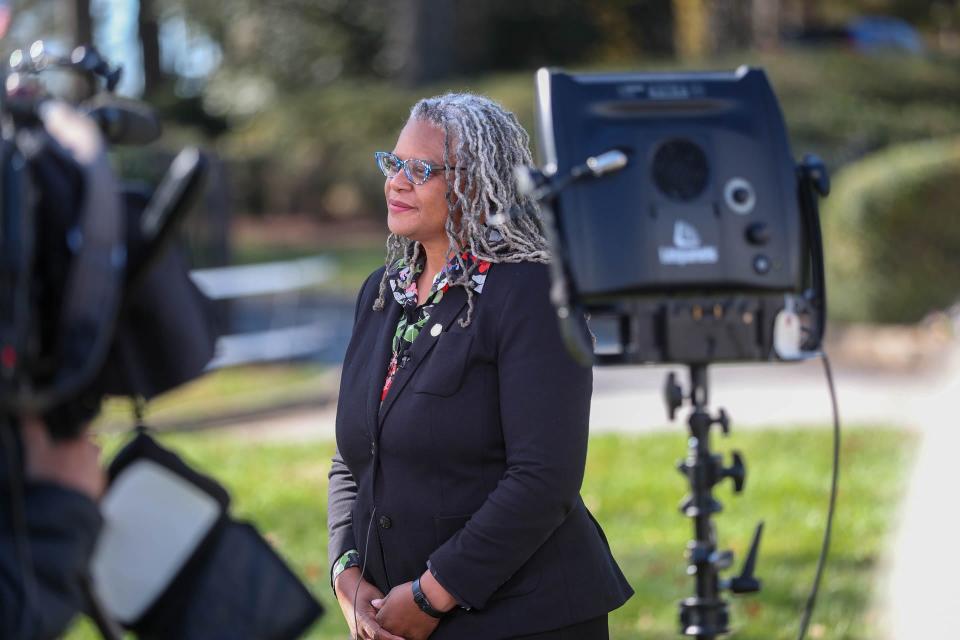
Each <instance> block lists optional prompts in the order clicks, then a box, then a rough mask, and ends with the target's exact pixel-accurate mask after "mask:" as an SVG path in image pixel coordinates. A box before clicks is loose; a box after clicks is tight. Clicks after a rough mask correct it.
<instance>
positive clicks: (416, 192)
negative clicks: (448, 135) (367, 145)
mask: <svg viewBox="0 0 960 640" xmlns="http://www.w3.org/2000/svg"><path fill="white" fill-rule="evenodd" d="M393 153H394V154H395V155H396V156H397V157H398V158H400V159H401V160H409V159H410V158H416V159H418V160H423V161H425V162H428V163H430V164H433V165H441V166H442V165H443V130H442V129H440V128H439V127H436V126H434V125H432V124H430V123H428V122H423V121H421V120H416V119H410V120H408V121H407V124H406V126H404V127H403V130H402V131H401V132H400V137H399V138H397V144H396V146H395V147H394V148H393ZM446 191H447V185H446V182H445V181H444V176H443V171H442V170H440V171H434V173H433V174H432V175H431V176H430V178H429V179H428V180H427V181H426V182H425V183H423V184H420V185H417V184H413V183H412V182H410V181H409V180H408V179H407V176H406V174H405V173H404V172H403V171H399V172H397V175H396V176H394V177H393V178H387V179H386V181H385V182H384V184H383V192H384V196H385V197H386V200H387V226H388V227H389V228H390V231H391V232H392V233H395V234H397V235H399V236H403V237H405V238H409V239H410V240H416V241H417V242H420V243H421V244H422V245H424V247H426V248H427V249H428V250H429V249H433V248H436V249H438V250H440V251H443V252H444V253H445V252H446V247H447V245H448V240H447V234H446V230H445V228H444V225H445V224H446V222H447V199H446Z"/></svg>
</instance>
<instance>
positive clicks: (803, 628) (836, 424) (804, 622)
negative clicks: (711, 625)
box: [797, 352, 840, 640]
mask: <svg viewBox="0 0 960 640" xmlns="http://www.w3.org/2000/svg"><path fill="white" fill-rule="evenodd" d="M820 357H821V360H822V362H823V371H824V373H825V375H826V377H827V386H828V387H829V389H830V403H831V405H832V407H833V477H832V479H831V481H830V503H829V506H828V507H827V526H826V527H825V528H824V531H823V545H822V546H821V547H820V558H819V559H818V560H817V571H816V573H815V574H814V577H813V585H812V586H811V587H810V595H809V596H808V597H807V603H806V606H805V607H804V609H803V617H802V618H801V619H800V632H799V633H798V634H797V640H803V638H804V637H805V636H806V635H807V627H809V626H810V619H811V618H812V617H813V609H814V607H815V606H816V603H817V594H818V592H819V591H820V579H821V578H822V577H823V569H824V567H825V566H826V563H827V553H828V552H829V550H830V535H831V532H832V531H833V514H834V511H835V510H836V506H837V486H838V483H839V478H840V410H839V408H838V406H837V390H836V387H835V386H834V384H833V371H832V370H831V368H830V358H829V357H827V354H826V352H821V353H820Z"/></svg>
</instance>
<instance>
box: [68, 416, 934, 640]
mask: <svg viewBox="0 0 960 640" xmlns="http://www.w3.org/2000/svg"><path fill="white" fill-rule="evenodd" d="M119 440H120V438H119V437H117V436H108V437H107V441H106V442H105V443H104V444H105V449H106V450H107V451H111V450H114V449H115V448H116V447H117V446H118V444H119ZM163 441H164V442H165V443H166V444H167V445H168V446H171V447H174V448H176V449H177V450H179V451H180V452H181V453H182V454H183V455H184V456H185V457H186V458H187V459H188V460H190V461H192V462H194V463H196V465H197V466H199V467H200V468H202V469H204V470H206V471H207V472H209V473H213V474H215V475H216V476H217V477H218V478H219V479H220V480H221V481H222V482H223V483H224V484H225V485H226V486H227V487H228V488H229V489H230V490H231V492H232V494H233V498H234V509H235V513H236V515H237V516H239V517H241V518H250V519H252V520H254V521H255V522H256V523H257V525H258V526H259V528H260V530H261V531H262V532H264V533H265V534H266V535H267V536H268V538H269V539H270V540H271V541H272V542H273V543H274V544H275V545H276V546H277V547H278V549H279V550H280V551H281V553H283V554H284V555H285V556H286V557H287V558H288V559H289V560H290V562H291V563H292V565H293V566H294V567H295V568H296V570H297V572H298V573H299V574H300V575H301V576H302V577H303V578H304V579H305V580H306V581H307V583H308V584H309V586H310V587H311V589H312V590H313V592H314V593H315V594H316V595H317V596H318V597H319V598H320V599H321V600H322V601H323V603H324V605H325V606H326V608H327V612H328V613H327V615H326V616H325V617H324V618H323V619H322V620H321V621H320V623H319V624H317V625H315V626H314V628H313V629H312V630H311V632H310V634H309V635H308V636H307V637H309V638H315V639H320V638H325V639H333V638H337V639H342V638H345V637H347V633H346V627H345V625H344V623H343V622H342V619H341V617H340V613H339V609H338V608H337V606H336V604H335V602H334V601H333V599H332V597H331V593H330V589H329V586H328V581H327V565H326V530H325V511H326V483H327V480H326V474H327V469H328V466H329V459H330V455H331V453H332V450H333V445H332V444H331V443H310V444H303V443H296V444H264V443H263V442H257V443H256V444H251V443H247V442H244V441H241V440H239V439H236V438H229V437H224V436H222V435H217V434H216V433H211V432H206V433H199V434H172V435H167V436H164V437H163ZM718 444H719V445H720V446H721V447H722V448H723V449H725V450H728V449H729V448H731V447H736V448H738V449H740V450H741V451H742V452H743V454H744V456H745V458H746V462H747V465H748V468H749V475H748V479H747V486H746V489H745V491H744V493H743V494H741V495H740V496H734V495H733V494H732V490H731V489H730V487H729V486H727V485H724V486H723V487H721V488H720V489H719V490H718V491H717V497H718V498H719V499H720V500H721V501H722V502H723V503H724V507H725V510H724V512H723V513H721V514H720V515H719V516H718V518H717V520H716V523H717V527H718V534H719V540H720V543H721V547H724V548H732V549H734V551H735V552H736V553H737V562H736V566H737V567H739V564H740V562H741V561H742V559H743V554H744V552H745V548H746V546H747V545H748V544H749V540H750V536H751V534H752V530H753V527H754V525H755V523H756V521H757V520H759V519H763V520H764V521H765V522H766V528H765V532H764V539H763V543H762V546H761V552H760V560H759V563H758V574H759V575H760V577H761V578H762V579H763V581H764V586H763V591H762V592H761V593H760V594H758V595H753V596H748V597H746V598H745V599H743V600H736V601H734V603H733V606H732V607H731V619H732V621H733V626H734V631H735V632H734V634H733V637H736V638H751V639H756V640H760V639H763V640H773V639H779V638H794V637H795V636H796V632H797V624H798V620H799V614H800V611H801V608H802V606H803V603H804V601H805V599H806V595H807V591H808V589H809V587H810V582H811V580H812V577H813V572H814V569H815V564H816V558H817V553H818V551H819V547H820V540H821V536H822V533H823V526H824V521H825V520H824V518H825V513H824V512H825V508H826V504H827V493H828V487H829V470H830V451H831V449H830V446H831V435H830V432H829V431H828V430H825V429H802V430H801V429H795V430H769V431H750V432H743V431H741V432H738V433H736V434H735V435H734V436H733V437H731V438H730V439H729V440H728V441H721V442H719V443H718ZM915 445H916V438H915V436H913V435H912V434H909V433H905V432H900V431H896V430H893V429H877V428H873V429H865V428H862V429H852V430H849V431H847V432H846V433H845V434H844V440H843V450H842V454H841V455H842V469H841V491H840V499H839V507H838V512H837V516H836V521H835V528H834V539H833V547H832V551H831V556H830V563H829V564H828V566H827V571H826V574H825V579H824V583H823V586H822V588H821V594H820V600H819V605H818V608H817V611H816V613H815V616H814V626H813V628H812V633H811V634H810V636H809V637H811V638H818V637H820V638H830V639H832V640H844V639H854V638H858V639H866V638H874V637H876V629H875V628H873V627H871V624H872V620H871V616H870V607H871V600H872V597H873V594H874V589H875V583H876V579H877V577H878V565H879V562H880V559H881V555H882V552H883V550H884V544H885V542H886V541H887V540H888V536H889V534H890V533H891V530H892V523H893V522H894V521H895V516H896V512H897V506H898V502H899V499H900V497H901V496H902V494H903V492H904V489H905V480H906V477H907V472H908V470H909V462H910V460H911V458H912V455H913V453H914V450H915ZM684 452H685V435H684V432H683V431H681V430H680V428H679V427H678V430H677V432H676V433H671V434H655V435H643V436H613V435H601V436H596V437H594V438H592V440H591V442H590V453H589V459H588V462H587V476H586V481H585V483H584V486H583V496H584V499H585V501H586V503H587V505H588V506H589V507H590V509H591V510H592V511H593V513H594V514H595V515H596V516H597V519H598V520H599V521H600V523H601V524H602V525H603V527H604V529H605V531H606V534H607V537H608V538H609V540H610V543H611V546H612V547H613V552H614V555H615V556H616V557H617V560H618V561H619V562H620V565H621V567H622V568H623V570H624V572H625V573H626V575H627V578H628V580H629V581H630V583H631V584H632V585H633V587H634V589H635V590H636V592H637V593H636V595H635V596H634V597H633V598H632V599H631V600H630V601H629V602H628V603H627V604H626V605H625V606H624V607H622V608H621V609H619V610H618V611H616V612H614V613H613V615H612V616H611V630H612V637H613V638H621V639H624V640H625V639H627V638H658V639H659V638H674V637H678V634H677V626H676V609H677V606H676V605H677V601H678V600H679V599H681V598H682V597H685V596H686V595H689V594H690V593H691V591H692V581H691V579H690V578H688V577H687V576H686V575H685V573H684V570H685V565H684V561H683V550H684V548H685V545H686V542H687V540H688V538H689V537H690V535H691V524H690V522H689V521H688V520H687V519H686V518H685V517H683V516H681V515H680V514H679V513H678V511H677V508H676V507H677V504H678V502H679V500H680V498H681V497H682V495H683V493H684V491H685V489H686V487H685V481H684V480H683V478H682V477H681V476H680V475H679V474H678V473H677V472H676V471H675V470H674V468H673V465H674V462H675V461H676V460H677V459H678V458H680V457H682V456H683V454H684ZM67 637H68V638H70V639H71V640H80V639H81V638H94V637H96V635H95V634H94V632H93V631H92V630H91V627H89V625H88V624H87V623H86V622H81V623H79V624H78V625H77V627H76V628H75V629H74V631H73V632H72V633H70V634H69V635H68V636H67Z"/></svg>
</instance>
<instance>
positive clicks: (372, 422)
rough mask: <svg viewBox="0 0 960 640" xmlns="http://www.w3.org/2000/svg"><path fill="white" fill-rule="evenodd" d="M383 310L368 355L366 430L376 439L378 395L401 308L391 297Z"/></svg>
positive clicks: (391, 351)
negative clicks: (375, 338)
mask: <svg viewBox="0 0 960 640" xmlns="http://www.w3.org/2000/svg"><path fill="white" fill-rule="evenodd" d="M384 307H385V308H384V310H383V313H382V314H381V322H382V324H381V325H380V330H379V331H378V336H377V340H376V342H374V345H373V349H372V352H371V354H370V384H369V385H368V388H367V430H368V431H369V432H370V435H371V436H373V437H376V435H377V433H378V431H379V429H378V428H377V412H378V411H379V408H380V394H381V393H383V383H384V382H385V381H386V377H387V366H388V365H389V364H390V358H391V357H392V355H393V334H394V332H395V331H396V330H397V322H398V321H399V320H400V312H401V311H402V307H401V306H400V305H399V304H397V302H396V300H394V299H393V296H392V295H388V296H387V298H386V300H384Z"/></svg>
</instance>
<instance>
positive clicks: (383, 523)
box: [380, 516, 393, 529]
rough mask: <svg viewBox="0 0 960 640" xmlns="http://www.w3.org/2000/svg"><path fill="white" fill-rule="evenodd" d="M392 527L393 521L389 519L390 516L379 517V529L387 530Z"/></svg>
mask: <svg viewBox="0 0 960 640" xmlns="http://www.w3.org/2000/svg"><path fill="white" fill-rule="evenodd" d="M392 526H393V520H391V519H390V516H380V528H381V529H389V528H390V527H392Z"/></svg>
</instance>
